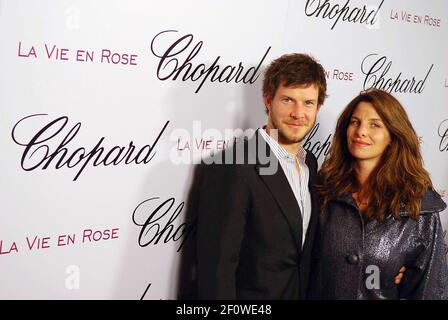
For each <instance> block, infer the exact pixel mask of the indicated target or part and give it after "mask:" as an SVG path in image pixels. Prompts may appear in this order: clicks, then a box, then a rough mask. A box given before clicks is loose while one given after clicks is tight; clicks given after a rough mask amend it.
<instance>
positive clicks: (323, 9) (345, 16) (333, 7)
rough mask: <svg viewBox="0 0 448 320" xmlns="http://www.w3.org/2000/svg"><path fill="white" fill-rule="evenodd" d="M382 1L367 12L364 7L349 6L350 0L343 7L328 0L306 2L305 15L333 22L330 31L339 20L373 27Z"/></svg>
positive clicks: (308, 0) (309, 0)
mask: <svg viewBox="0 0 448 320" xmlns="http://www.w3.org/2000/svg"><path fill="white" fill-rule="evenodd" d="M383 2H384V0H382V1H381V3H380V4H379V5H378V6H377V7H375V8H374V9H371V10H369V9H368V8H367V7H366V6H365V5H363V6H362V7H361V6H359V7H356V6H352V7H351V6H350V0H347V1H346V2H345V4H344V5H342V6H341V5H340V4H339V3H334V2H332V1H330V0H325V1H323V2H322V1H321V0H307V1H306V3H305V14H306V15H307V16H308V17H313V16H314V17H316V18H319V17H321V18H322V19H329V20H331V21H333V25H332V26H331V30H333V29H334V27H335V26H336V24H337V23H338V22H339V21H340V20H341V21H343V22H351V23H360V24H366V25H374V24H375V22H376V21H377V20H376V17H377V15H378V12H379V11H380V9H381V6H382V5H383Z"/></svg>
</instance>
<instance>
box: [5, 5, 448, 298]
mask: <svg viewBox="0 0 448 320" xmlns="http://www.w3.org/2000/svg"><path fill="white" fill-rule="evenodd" d="M447 20H448V2H446V1H445V0H431V1H421V0H412V1H409V0H406V1H405V0H402V1H392V0H384V1H381V0H368V1H355V0H347V1H339V0H326V1H325V0H320V1H319V0H314V1H305V0H302V1H286V0H284V1H281V0H275V1H266V0H265V1H262V2H260V1H236V0H235V1H234V0H232V1H229V0H227V1H220V0H214V1H211V0H208V1H206V0H200V1H181V0H176V1H166V2H160V1H124V0H121V1H119V0H117V1H109V0H102V1H100V0H96V1H81V0H78V1H50V0H47V1H24V0H2V1H0V49H1V50H0V87H1V90H0V148H1V157H0V168H1V171H0V172H1V173H0V194H1V201H0V217H1V223H0V283H1V285H0V299H140V298H143V299H175V298H176V297H178V293H179V292H180V289H179V287H180V288H182V290H184V289H185V288H184V287H186V289H188V286H187V285H186V284H188V278H189V275H190V273H189V272H190V269H191V265H190V261H191V260H192V259H193V258H194V257H193V256H191V249H192V247H193V244H194V230H195V223H194V201H195V194H196V193H195V191H196V189H197V184H198V183H199V182H200V171H198V170H197V166H195V164H196V163H197V162H198V160H199V159H200V158H201V156H207V155H208V154H210V152H211V150H218V149H222V148H224V147H225V146H226V145H228V144H230V143H232V141H233V137H234V136H238V135H239V134H240V133H238V131H237V130H236V131H232V130H230V129H241V130H245V129H248V128H257V127H260V126H262V125H263V124H264V123H265V121H266V115H265V113H264V106H263V104H262V99H261V80H262V72H263V70H264V68H265V67H266V65H267V64H269V62H270V61H272V60H273V59H275V58H277V57H278V56H280V55H281V54H283V53H289V52H306V53H309V54H311V55H313V56H314V57H316V58H317V59H318V60H319V61H320V62H321V63H322V64H323V66H324V67H325V69H326V71H327V76H328V93H329V98H328V99H327V101H326V103H325V105H324V107H323V109H322V110H321V113H320V114H319V117H318V124H317V127H316V128H315V130H314V131H313V133H312V134H311V136H310V137H309V138H308V140H307V142H306V147H307V148H308V149H309V150H310V151H313V152H314V153H315V154H316V156H318V159H319V162H320V163H321V162H322V160H323V158H324V156H325V152H326V150H328V146H329V143H330V140H331V134H332V131H333V129H334V125H335V119H336V118H337V116H338V114H339V112H340V111H341V110H342V108H343V107H344V106H345V105H346V103H347V102H348V101H349V100H350V99H351V98H352V97H353V96H355V95H356V94H357V93H358V92H359V91H361V90H363V89H367V88H369V87H372V86H377V87H383V88H385V89H386V90H389V91H391V92H392V93H393V94H394V95H395V96H396V97H397V98H398V99H399V100H400V101H401V102H402V103H403V105H404V106H405V108H406V109H407V111H408V113H409V115H410V118H411V120H412V122H413V124H414V127H415V129H416V130H417V133H418V134H419V136H420V137H421V142H422V149H423V153H424V159H425V165H426V168H427V169H428V171H429V172H430V173H431V176H432V179H433V182H434V185H435V186H436V188H437V189H438V190H439V191H440V192H441V193H442V195H443V198H444V200H445V201H448V197H447V193H446V190H447V189H448V167H447V159H448V110H447V101H448V99H447V98H448V62H447V57H448V43H447V42H446V39H447V35H448V32H447ZM226 129H227V130H226ZM198 172H199V173H198ZM441 218H442V222H443V224H444V227H445V228H447V227H448V217H447V212H446V211H445V212H443V213H442V214H441Z"/></svg>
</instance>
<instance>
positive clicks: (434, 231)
mask: <svg viewBox="0 0 448 320" xmlns="http://www.w3.org/2000/svg"><path fill="white" fill-rule="evenodd" d="M420 218H423V219H424V220H426V221H425V222H423V224H422V229H421V233H422V234H421V238H422V240H423V243H424V246H423V249H422V251H421V252H420V254H419V256H418V258H417V259H416V261H415V262H414V263H413V265H412V266H410V268H409V269H408V270H407V271H406V272H405V275H404V278H403V284H402V288H403V290H402V294H403V297H404V298H407V299H416V300H446V299H448V265H447V259H446V254H447V250H446V245H445V243H444V232H443V230H442V225H441V222H440V217H439V214H438V213H432V214H428V215H424V216H421V217H420Z"/></svg>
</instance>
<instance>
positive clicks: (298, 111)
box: [291, 103, 305, 119]
mask: <svg viewBox="0 0 448 320" xmlns="http://www.w3.org/2000/svg"><path fill="white" fill-rule="evenodd" d="M304 116H305V106H304V105H303V104H302V103H295V104H294V105H293V107H292V110H291V117H293V118H294V119H299V118H303V117H304Z"/></svg>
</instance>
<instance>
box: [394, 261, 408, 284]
mask: <svg viewBox="0 0 448 320" xmlns="http://www.w3.org/2000/svg"><path fill="white" fill-rule="evenodd" d="M405 271H406V268H405V267H404V266H402V267H401V268H400V270H399V271H398V272H399V273H398V274H397V275H396V276H395V281H394V282H395V284H396V285H399V284H400V283H401V279H402V278H403V274H404V272H405Z"/></svg>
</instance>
